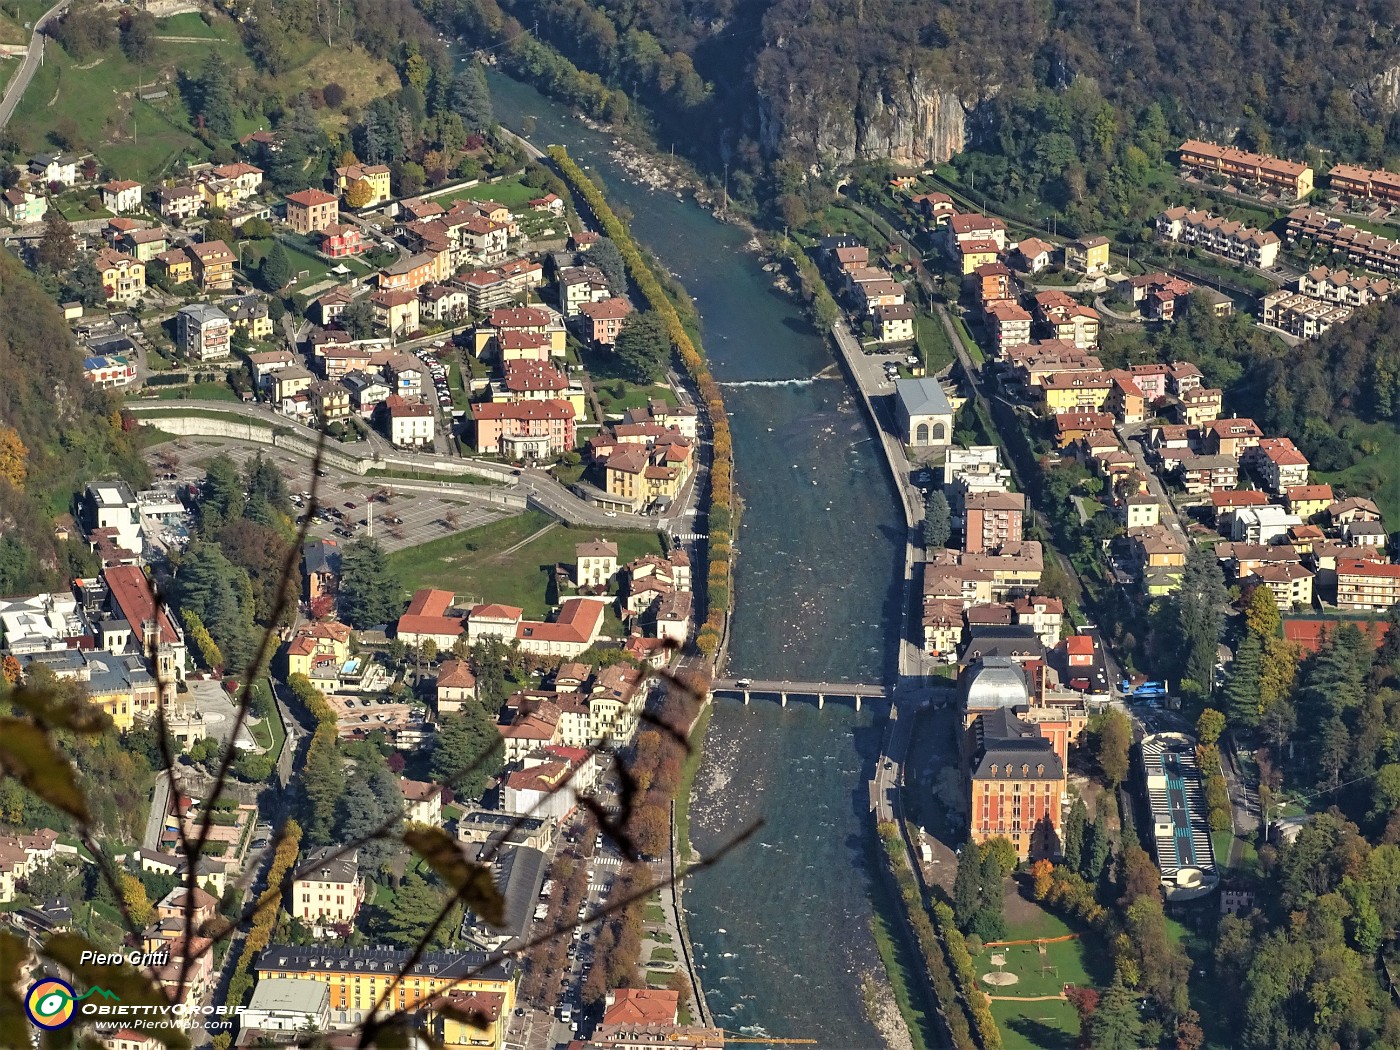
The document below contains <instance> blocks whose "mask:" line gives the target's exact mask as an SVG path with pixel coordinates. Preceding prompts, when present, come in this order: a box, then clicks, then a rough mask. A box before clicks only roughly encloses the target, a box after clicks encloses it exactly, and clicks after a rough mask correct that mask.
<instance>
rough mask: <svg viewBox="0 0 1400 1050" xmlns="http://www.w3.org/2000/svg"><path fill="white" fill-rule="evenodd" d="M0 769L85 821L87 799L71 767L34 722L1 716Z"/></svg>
mask: <svg viewBox="0 0 1400 1050" xmlns="http://www.w3.org/2000/svg"><path fill="white" fill-rule="evenodd" d="M0 771H3V772H4V773H6V774H7V775H9V776H12V777H15V778H16V779H17V780H18V781H19V782H20V783H21V784H23V785H24V786H25V787H27V788H28V789H29V790H30V791H32V792H34V794H36V795H38V796H39V797H40V798H41V799H43V800H44V801H45V802H47V803H49V804H50V805H53V806H57V807H58V808H59V809H61V810H63V812H65V813H68V814H71V815H72V816H74V817H77V818H78V820H80V821H82V822H83V823H84V824H86V823H87V822H88V819H89V818H88V805H87V798H86V797H85V796H84V795H83V791H82V788H80V787H78V781H77V777H76V776H75V775H74V772H73V766H72V765H71V764H70V763H69V761H68V760H67V759H66V758H64V757H63V756H62V755H61V754H59V752H58V750H57V749H56V748H55V747H54V745H53V741H52V740H50V739H49V735H48V734H47V733H46V732H44V730H42V729H40V728H39V727H38V726H36V725H35V724H34V723H33V722H25V721H21V720H20V719H18V718H0Z"/></svg>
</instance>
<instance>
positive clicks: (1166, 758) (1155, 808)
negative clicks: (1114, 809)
mask: <svg viewBox="0 0 1400 1050" xmlns="http://www.w3.org/2000/svg"><path fill="white" fill-rule="evenodd" d="M1140 754H1141V761H1142V767H1143V778H1144V781H1145V782H1146V786H1147V803H1148V807H1149V809H1150V810H1151V814H1152V841H1153V847H1154V852H1155V853H1156V855H1157V869H1158V871H1160V872H1161V876H1162V890H1163V893H1164V895H1165V896H1166V898H1167V900H1168V901H1179V900H1190V899H1192V898H1195V897H1200V896H1203V895H1204V894H1206V893H1209V892H1210V891H1211V890H1213V889H1214V888H1215V887H1216V885H1217V884H1218V883H1219V881H1220V875H1219V872H1218V871H1217V870H1216V864H1215V850H1214V847H1213V845H1212V843H1211V829H1210V824H1209V823H1208V822H1207V820H1206V816H1207V814H1208V813H1209V807H1208V806H1207V804H1206V796H1205V790H1204V788H1203V786H1202V783H1201V774H1200V768H1199V766H1198V765H1197V763H1196V749H1195V741H1194V740H1193V739H1192V738H1191V737H1188V736H1186V735H1184V734H1181V733H1157V734H1153V735H1150V736H1146V737H1144V738H1143V740H1142V747H1141V752H1140Z"/></svg>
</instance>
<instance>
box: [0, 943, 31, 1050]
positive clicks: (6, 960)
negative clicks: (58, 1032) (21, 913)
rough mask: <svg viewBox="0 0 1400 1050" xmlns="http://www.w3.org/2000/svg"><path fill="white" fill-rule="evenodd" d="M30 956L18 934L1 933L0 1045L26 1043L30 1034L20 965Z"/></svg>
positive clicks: (23, 1044) (22, 1044)
mask: <svg viewBox="0 0 1400 1050" xmlns="http://www.w3.org/2000/svg"><path fill="white" fill-rule="evenodd" d="M28 956H29V951H28V948H27V947H26V945H25V943H24V942H23V941H21V940H20V939H19V938H18V937H14V936H11V935H10V934H8V933H0V1046H28V1045H29V1037H30V1035H31V1034H32V1033H31V1031H30V1028H29V1026H28V1025H27V1024H25V1022H24V1004H23V1002H21V1000H20V987H21V986H22V983H23V982H21V980H20V968H21V967H22V966H23V965H24V961H25V959H26V958H28Z"/></svg>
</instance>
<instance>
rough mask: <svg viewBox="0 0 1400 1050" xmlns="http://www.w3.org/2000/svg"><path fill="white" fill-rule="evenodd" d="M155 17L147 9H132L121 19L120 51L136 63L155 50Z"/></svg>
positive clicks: (145, 59) (143, 60)
mask: <svg viewBox="0 0 1400 1050" xmlns="http://www.w3.org/2000/svg"><path fill="white" fill-rule="evenodd" d="M155 43H156V19H155V15H153V14H151V13H150V12H149V11H133V12H131V13H130V14H129V15H127V16H126V18H125V19H124V20H123V25H122V51H123V52H125V54H126V57H127V58H129V59H130V60H131V61H133V62H135V63H137V64H138V65H139V64H141V63H144V62H149V61H150V60H151V56H152V55H153V54H154V52H155Z"/></svg>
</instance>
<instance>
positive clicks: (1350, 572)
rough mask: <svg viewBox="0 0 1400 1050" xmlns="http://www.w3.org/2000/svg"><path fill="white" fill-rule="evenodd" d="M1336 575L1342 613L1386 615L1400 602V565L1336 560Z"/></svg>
mask: <svg viewBox="0 0 1400 1050" xmlns="http://www.w3.org/2000/svg"><path fill="white" fill-rule="evenodd" d="M1336 574H1337V609H1338V610H1339V611H1341V612H1385V611H1386V610H1388V609H1390V608H1391V607H1392V606H1393V605H1395V604H1396V603H1397V602H1400V565H1390V564H1387V563H1384V562H1377V561H1370V560H1368V559H1363V558H1337V560H1336Z"/></svg>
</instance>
